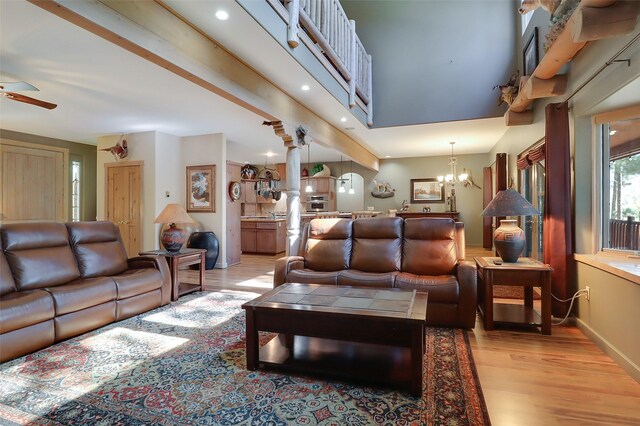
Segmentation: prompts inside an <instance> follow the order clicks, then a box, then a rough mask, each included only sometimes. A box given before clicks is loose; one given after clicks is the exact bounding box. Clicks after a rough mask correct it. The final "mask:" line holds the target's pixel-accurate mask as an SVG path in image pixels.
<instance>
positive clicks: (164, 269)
mask: <svg viewBox="0 0 640 426" xmlns="http://www.w3.org/2000/svg"><path fill="white" fill-rule="evenodd" d="M127 263H128V264H129V269H145V268H154V269H157V270H158V271H160V277H161V279H162V285H161V287H160V293H161V295H162V296H161V298H162V299H161V302H160V303H161V305H166V304H167V303H169V302H170V301H171V272H170V271H169V265H168V264H167V261H166V259H165V258H164V257H161V256H137V257H132V258H130V259H128V260H127Z"/></svg>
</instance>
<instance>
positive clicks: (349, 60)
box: [267, 0, 373, 125]
mask: <svg viewBox="0 0 640 426" xmlns="http://www.w3.org/2000/svg"><path fill="white" fill-rule="evenodd" d="M267 1H269V3H270V4H271V5H272V6H274V8H276V7H277V6H281V5H284V6H286V10H287V12H288V13H287V16H283V18H284V19H285V20H287V25H288V36H287V38H288V40H287V41H288V43H289V45H290V46H291V47H294V48H295V47H297V46H298V44H299V39H300V34H299V29H300V28H302V29H303V30H304V31H305V33H306V34H307V35H308V36H309V37H310V39H311V41H312V42H313V43H314V44H315V46H314V45H312V46H310V48H319V49H320V52H321V53H322V54H324V55H325V56H326V58H327V59H328V60H329V62H330V63H331V65H332V66H333V67H334V68H335V70H337V71H338V72H339V73H340V75H341V76H342V78H343V79H344V81H345V82H346V83H347V84H348V89H349V105H350V106H351V107H353V106H355V105H356V103H357V102H358V98H359V100H360V103H361V104H362V105H361V106H362V107H363V108H364V109H365V111H366V112H367V123H368V124H369V125H372V124H373V96H372V85H371V83H372V81H371V55H369V54H368V53H367V51H366V50H365V48H364V46H363V45H362V42H361V41H360V39H359V38H358V35H357V34H356V23H355V21H353V20H349V18H348V17H347V14H346V13H345V12H344V9H343V8H342V5H341V4H340V1H339V0H267ZM276 4H277V6H276ZM281 16H282V14H281Z"/></svg>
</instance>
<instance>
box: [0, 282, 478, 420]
mask: <svg viewBox="0 0 640 426" xmlns="http://www.w3.org/2000/svg"><path fill="white" fill-rule="evenodd" d="M252 297H255V295H247V294H234V293H222V292H215V293H194V294H192V295H189V296H186V297H184V298H182V299H180V301H179V302H177V303H173V304H171V305H169V306H165V307H163V308H159V309H156V310H154V311H150V312H148V313H145V314H142V315H139V316H137V317H134V318H130V319H128V320H125V321H122V322H119V323H115V324H111V325H109V326H107V327H103V328H101V329H99V330H96V331H93V332H91V333H87V334H85V335H82V336H79V337H76V338H74V339H71V340H68V341H65V342H62V343H59V344H57V345H54V346H52V347H50V348H47V349H44V350H42V351H39V352H36V353H34V354H31V355H28V356H26V357H22V358H18V359H16V360H13V361H10V362H7V363H4V364H1V365H0V424H3V425H7V424H9V425H11V424H33V425H109V426H112V425H149V424H158V425H237V424H241V425H265V424H269V425H290V424H304V425H347V424H348V425H370V424H388V425H424V424H451V425H486V424H489V417H488V414H487V410H486V406H485V403H484V399H483V396H482V391H481V388H480V384H479V382H478V377H477V374H476V371H475V366H474V364H473V358H472V355H471V350H470V346H469V342H468V337H467V335H466V332H464V331H462V330H452V329H439V328H430V329H429V330H428V335H427V345H428V347H427V354H426V357H425V366H424V368H425V372H426V373H425V374H424V383H425V392H424V395H423V397H422V398H414V397H412V396H410V395H409V394H407V393H403V392H400V391H392V390H388V389H382V388H373V387H363V386H355V385H350V384H345V383H341V382H334V381H323V380H320V379H318V378H311V377H309V378H307V377H299V376H288V375H284V374H278V373H273V372H264V371H247V370H246V369H245V350H244V347H245V345H244V329H245V328H244V312H243V311H242V309H241V308H240V305H241V304H242V303H243V302H245V301H247V300H249V299H251V298H252ZM268 339H269V336H267V335H265V336H263V338H262V340H264V341H263V342H261V344H264V343H266V341H268Z"/></svg>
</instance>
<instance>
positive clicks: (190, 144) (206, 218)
mask: <svg viewBox="0 0 640 426" xmlns="http://www.w3.org/2000/svg"><path fill="white" fill-rule="evenodd" d="M181 142H182V147H181V149H182V170H183V172H182V175H183V177H182V182H183V183H184V185H186V183H185V179H186V172H185V171H184V170H186V167H187V166H201V165H209V164H215V166H216V188H215V197H216V199H215V207H216V208H215V213H189V215H190V216H191V217H193V219H195V220H197V221H198V222H200V224H201V225H202V228H203V230H204V231H213V233H215V234H216V237H218V241H219V242H220V255H219V256H218V264H217V265H216V266H217V267H220V268H226V267H227V261H226V259H227V244H226V238H227V233H226V209H225V197H226V192H227V185H228V182H227V181H226V172H225V170H226V169H225V167H226V164H227V141H226V138H225V136H224V135H223V134H222V133H216V134H211V135H201V136H189V137H184V138H181ZM185 188H186V186H185Z"/></svg>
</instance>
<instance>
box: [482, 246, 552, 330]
mask: <svg viewBox="0 0 640 426" xmlns="http://www.w3.org/2000/svg"><path fill="white" fill-rule="evenodd" d="M474 260H475V261H476V265H477V267H478V268H477V269H478V308H479V309H480V313H481V314H482V318H483V321H484V329H485V330H493V328H494V324H508V325H530V326H535V327H540V329H541V331H542V334H551V272H552V271H553V269H552V268H551V266H549V265H545V264H544V263H542V262H538V261H537V260H535V259H531V258H528V257H521V258H520V259H518V261H517V262H515V263H506V262H503V263H502V264H496V263H494V262H495V261H499V262H501V259H500V258H499V257H475V258H474ZM494 285H510V286H521V287H524V305H517V304H507V303H493V286H494ZM533 287H540V290H541V295H540V298H541V302H542V306H541V312H540V313H538V312H537V311H536V310H535V309H534V308H533Z"/></svg>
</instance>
